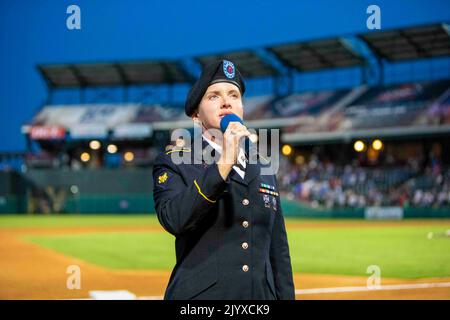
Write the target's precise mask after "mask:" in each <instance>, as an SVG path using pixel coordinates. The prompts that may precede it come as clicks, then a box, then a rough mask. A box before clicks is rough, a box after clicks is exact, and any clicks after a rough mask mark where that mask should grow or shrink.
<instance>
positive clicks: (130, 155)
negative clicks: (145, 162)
mask: <svg viewBox="0 0 450 320" xmlns="http://www.w3.org/2000/svg"><path fill="white" fill-rule="evenodd" d="M123 158H124V159H125V161H127V162H131V161H133V159H134V153H133V152H131V151H127V152H125V154H124V155H123Z"/></svg>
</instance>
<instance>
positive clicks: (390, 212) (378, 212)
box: [364, 207, 404, 220]
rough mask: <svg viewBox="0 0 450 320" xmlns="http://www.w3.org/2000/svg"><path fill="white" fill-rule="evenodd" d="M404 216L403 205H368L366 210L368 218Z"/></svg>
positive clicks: (386, 218)
mask: <svg viewBox="0 0 450 320" xmlns="http://www.w3.org/2000/svg"><path fill="white" fill-rule="evenodd" d="M403 216H404V215H403V208H401V207H367V208H366V209H365V211H364V217H365V218H366V219H367V220H401V219H403Z"/></svg>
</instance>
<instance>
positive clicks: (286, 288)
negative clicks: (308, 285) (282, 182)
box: [270, 203, 295, 300]
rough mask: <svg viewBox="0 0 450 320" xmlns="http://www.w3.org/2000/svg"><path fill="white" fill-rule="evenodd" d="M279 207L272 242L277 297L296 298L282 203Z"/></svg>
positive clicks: (281, 298)
mask: <svg viewBox="0 0 450 320" xmlns="http://www.w3.org/2000/svg"><path fill="white" fill-rule="evenodd" d="M278 207H279V208H278V212H277V213H276V217H275V221H274V226H273V230H272V239H271V243H270V263H271V265H272V270H273V274H274V280H275V290H276V294H277V298H278V299H280V300H294V299H295V288H294V281H293V276H292V265H291V257H290V254H289V244H288V239H287V234H286V226H285V223H284V217H283V213H282V210H281V203H280V204H279V206H278Z"/></svg>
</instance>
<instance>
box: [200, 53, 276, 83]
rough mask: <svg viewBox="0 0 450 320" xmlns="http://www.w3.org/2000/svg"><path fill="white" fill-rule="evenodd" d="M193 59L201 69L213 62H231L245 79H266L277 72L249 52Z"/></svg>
mask: <svg viewBox="0 0 450 320" xmlns="http://www.w3.org/2000/svg"><path fill="white" fill-rule="evenodd" d="M195 59H196V60H197V61H198V62H199V63H200V64H201V65H202V67H204V66H205V65H206V64H208V63H209V62H212V61H215V60H221V59H226V60H231V61H233V62H234V63H236V64H237V65H238V66H239V71H240V73H241V74H242V76H243V77H245V78H255V77H267V76H274V75H276V74H278V71H277V70H276V69H275V68H274V67H272V66H271V65H270V64H269V63H267V62H266V61H264V60H263V59H262V58H260V57H259V56H258V55H257V54H256V53H255V52H253V51H250V50H247V51H238V52H231V53H226V54H216V55H208V56H201V57H196V58H195Z"/></svg>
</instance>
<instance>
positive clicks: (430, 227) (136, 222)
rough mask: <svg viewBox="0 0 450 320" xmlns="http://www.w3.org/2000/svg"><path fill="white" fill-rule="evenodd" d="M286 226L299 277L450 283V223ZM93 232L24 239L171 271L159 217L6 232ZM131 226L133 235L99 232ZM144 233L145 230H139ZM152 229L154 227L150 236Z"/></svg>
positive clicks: (30, 223)
mask: <svg viewBox="0 0 450 320" xmlns="http://www.w3.org/2000/svg"><path fill="white" fill-rule="evenodd" d="M309 223H310V221H308V220H298V219H286V226H287V232H288V239H289V244H290V251H291V259H292V266H293V269H294V272H296V273H318V274H334V275H355V276H366V275H367V268H368V266H371V265H375V266H378V267H379V268H380V270H381V274H382V276H385V277H395V278H405V279H408V278H411V279H413V278H426V277H448V276H450V237H448V236H446V231H447V230H449V229H450V220H439V221H433V220H429V221H427V220H417V221H414V220H409V221H408V222H403V221H392V222H389V223H379V222H374V221H364V220H314V222H313V224H314V227H311V228H308V227H307V226H308V224H309ZM72 227H93V228H92V231H87V232H83V233H70V232H68V233H62V234H48V235H42V234H39V235H33V234H31V235H30V234H28V235H25V236H23V240H24V241H27V242H31V243H34V244H37V245H40V246H43V247H45V248H48V249H51V250H54V251H56V252H58V253H62V254H64V255H67V256H71V257H74V258H77V259H80V260H84V261H86V262H89V263H92V264H95V265H98V266H101V267H106V268H110V269H121V270H123V269H125V270H171V269H172V268H173V266H174V264H175V252H174V238H173V236H171V235H170V234H168V233H167V232H165V231H164V230H163V229H162V228H161V227H160V226H159V223H158V221H157V219H156V217H155V216H154V215H126V216H120V215H95V216H76V215H73V216H72V215H70V216H2V217H0V232H1V229H2V228H8V229H10V228H12V229H15V228H50V229H51V228H55V229H58V228H72ZM107 227H121V228H122V227H130V228H134V227H136V228H138V229H136V230H135V229H133V230H131V231H126V230H125V231H120V232H117V231H114V229H112V231H108V232H105V230H106V229H105V230H101V229H99V230H97V229H96V228H107ZM139 228H142V229H139ZM146 228H151V230H148V229H146Z"/></svg>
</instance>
